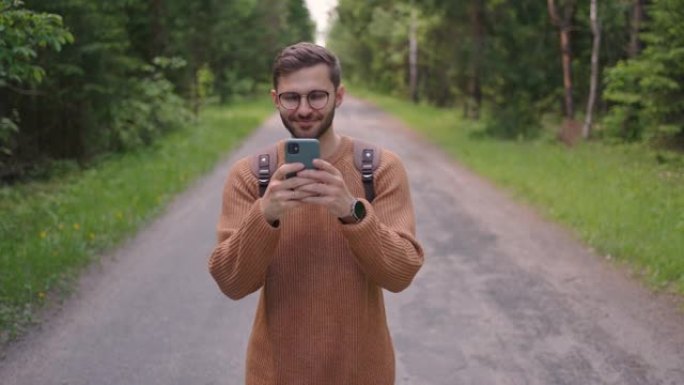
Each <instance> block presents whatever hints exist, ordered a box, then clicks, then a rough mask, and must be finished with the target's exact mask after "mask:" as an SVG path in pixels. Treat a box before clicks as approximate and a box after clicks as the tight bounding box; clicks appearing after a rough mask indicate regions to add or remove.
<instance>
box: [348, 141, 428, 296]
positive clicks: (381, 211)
mask: <svg viewBox="0 0 684 385" xmlns="http://www.w3.org/2000/svg"><path fill="white" fill-rule="evenodd" d="M382 156H383V158H382V166H381V167H380V168H379V169H378V170H377V172H376V175H375V190H376V197H375V199H374V200H373V203H372V204H371V203H369V202H368V201H366V200H364V199H362V200H361V201H362V202H363V204H364V206H365V208H366V217H365V218H364V219H363V220H362V221H361V222H360V223H358V224H352V225H341V226H342V231H343V233H344V235H345V238H346V239H347V241H348V243H349V246H350V247H351V249H352V251H353V253H354V256H355V257H356V260H357V262H358V263H359V265H360V266H361V268H362V269H363V270H364V272H365V273H366V274H367V275H368V276H369V277H370V279H371V280H373V281H374V282H375V283H376V284H378V285H379V286H381V287H383V288H385V289H387V290H389V291H392V292H399V291H402V290H404V289H405V288H406V287H408V285H409V284H410V283H411V281H412V280H413V278H414V277H415V275H416V273H418V270H419V269H420V267H421V266H422V264H423V259H424V258H423V249H422V247H421V246H420V244H419V243H418V241H417V240H416V238H415V214H414V211H413V203H412V202H411V194H410V190H409V184H408V177H407V175H406V170H405V169H404V166H403V165H402V164H401V161H400V160H399V158H398V157H397V156H396V155H395V154H394V153H392V152H390V151H384V152H383V155H382Z"/></svg>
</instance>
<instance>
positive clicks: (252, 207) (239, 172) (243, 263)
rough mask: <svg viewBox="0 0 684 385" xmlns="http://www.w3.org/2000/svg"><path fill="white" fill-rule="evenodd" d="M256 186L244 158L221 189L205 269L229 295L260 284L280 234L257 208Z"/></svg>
mask: <svg viewBox="0 0 684 385" xmlns="http://www.w3.org/2000/svg"><path fill="white" fill-rule="evenodd" d="M257 188H258V187H257V180H256V177H254V176H253V175H252V174H251V171H250V168H249V159H248V158H245V159H243V160H241V161H239V162H238V163H236V164H235V166H234V167H233V168H232V169H231V171H230V173H229V175H228V178H227V180H226V183H225V187H224V189H223V204H222V207H221V215H220V217H219V222H218V226H217V237H218V244H217V245H216V247H215V248H214V250H213V251H212V253H211V256H210V257H209V272H210V273H211V275H212V277H213V278H214V280H215V281H216V283H217V284H218V286H219V288H220V289H221V291H222V292H223V293H224V294H226V295H227V296H228V297H230V298H232V299H240V298H242V297H244V296H246V295H248V294H250V293H253V292H254V291H256V290H258V289H259V288H260V287H261V286H263V284H264V280H265V277H266V271H267V269H268V266H269V264H270V263H271V259H272V256H273V253H274V251H275V249H276V246H277V245H278V239H279V238H280V228H277V227H273V226H271V225H270V224H269V223H268V222H267V221H266V218H264V216H263V214H262V212H261V208H260V204H259V202H260V199H259V198H258V193H257Z"/></svg>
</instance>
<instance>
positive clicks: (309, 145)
mask: <svg viewBox="0 0 684 385" xmlns="http://www.w3.org/2000/svg"><path fill="white" fill-rule="evenodd" d="M316 158H320V144H319V143H318V139H288V140H286V141H285V163H297V162H300V163H304V166H305V167H306V168H311V169H312V168H314V165H313V160H314V159H316Z"/></svg>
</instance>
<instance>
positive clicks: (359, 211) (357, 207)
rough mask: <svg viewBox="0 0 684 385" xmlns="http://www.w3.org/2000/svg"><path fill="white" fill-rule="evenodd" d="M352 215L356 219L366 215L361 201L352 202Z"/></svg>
mask: <svg viewBox="0 0 684 385" xmlns="http://www.w3.org/2000/svg"><path fill="white" fill-rule="evenodd" d="M354 216H355V217H356V219H357V220H361V219H363V217H365V216H366V207H365V206H364V205H363V203H362V202H361V201H356V203H355V204H354Z"/></svg>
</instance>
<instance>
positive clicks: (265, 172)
mask: <svg viewBox="0 0 684 385" xmlns="http://www.w3.org/2000/svg"><path fill="white" fill-rule="evenodd" d="M277 165H278V147H277V145H272V146H270V147H266V148H265V149H263V150H261V151H259V153H258V154H257V155H254V156H252V161H251V164H250V166H251V169H252V174H254V176H255V177H256V178H257V180H258V181H259V197H262V196H264V193H265V192H266V188H267V187H268V183H269V182H270V181H271V176H272V175H273V173H274V172H275V170H276V167H277Z"/></svg>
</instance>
